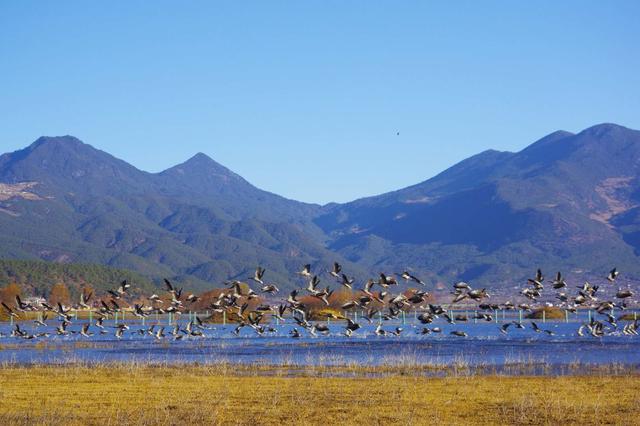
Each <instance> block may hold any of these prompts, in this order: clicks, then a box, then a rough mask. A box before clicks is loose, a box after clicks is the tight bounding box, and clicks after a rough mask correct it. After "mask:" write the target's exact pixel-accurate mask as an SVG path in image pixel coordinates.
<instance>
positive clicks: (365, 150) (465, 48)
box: [0, 0, 640, 203]
mask: <svg viewBox="0 0 640 426" xmlns="http://www.w3.org/2000/svg"><path fill="white" fill-rule="evenodd" d="M639 22H640V2H639V1H615V2H614V1H604V2H603V1H564V0H563V1H555V0H554V1H536V2H527V3H525V2H522V1H491V2H480V1H469V2H449V1H442V2H426V1H415V2H414V1H370V0H367V1H335V2H331V1H288V2H285V1H255V2H251V1H235V0H234V1H228V2H216V1H202V2H196V1H180V2H177V1H166V2H165V1H157V0H154V1H131V0H126V1H108V2H87V1H56V2H51V1H46V2H45V1H42V2H36V1H26V0H25V1H3V2H1V3H0V151H1V152H6V151H13V150H16V149H19V148H22V147H24V146H26V145H28V144H30V143H31V142H32V141H33V140H35V139H36V138H37V137H38V136H41V135H63V134H71V135H74V136H77V137H79V138H80V139H82V140H84V141H85V142H87V143H90V144H92V145H93V146H95V147H97V148H100V149H103V150H105V151H108V152H110V153H112V154H114V155H115V156H117V157H119V158H122V159H124V160H126V161H128V162H130V163H132V164H133V165H135V166H136V167H138V168H140V169H143V170H147V171H160V170H163V169H165V168H167V167H169V166H172V165H175V164H177V163H179V162H182V161H184V160H186V159H187V158H189V157H191V156H192V155H193V154H195V153H196V152H204V153H206V154H208V155H209V156H211V157H212V158H214V159H215V160H216V161H218V162H220V163H222V164H223V165H225V166H227V167H229V168H230V169H232V170H233V171H235V172H237V173H239V174H240V175H242V176H244V177H245V178H246V179H248V180H249V181H250V182H252V183H253V184H255V185H256V186H258V187H260V188H263V189H266V190H269V191H272V192H276V193H279V194H281V195H284V196H287V197H290V198H295V199H299V200H302V201H310V202H318V203H325V202H329V201H348V200H352V199H354V198H358V197H362V196H366V195H373V194H378V193H382V192H385V191H389V190H393V189H399V188H401V187H404V186H408V185H411V184H415V183H418V182H420V181H422V180H425V179H427V178H429V177H431V176H433V175H435V174H437V173H438V172H440V171H442V170H443V169H445V168H447V167H449V166H451V165H452V164H454V163H455V162H457V161H459V160H461V159H464V158H466V157H468V156H470V155H473V154H475V153H478V152H480V151H483V150H485V149H489V148H494V149H500V150H512V151H513V150H519V149H522V148H523V147H524V146H526V145H528V144H529V143H531V142H533V141H534V140H536V139H538V138H540V137H542V136H544V135H545V134H548V133H550V132H552V131H554V130H557V129H564V130H569V131H579V130H581V129H583V128H585V127H589V126H591V125H593V124H597V123H601V122H615V123H618V124H622V125H625V126H628V127H632V128H636V129H640V25H639ZM397 132H400V135H397Z"/></svg>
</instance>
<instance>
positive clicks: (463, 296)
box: [0, 263, 640, 340]
mask: <svg viewBox="0 0 640 426" xmlns="http://www.w3.org/2000/svg"><path fill="white" fill-rule="evenodd" d="M265 272H266V271H265V269H264V268H262V267H258V268H256V271H255V273H254V275H253V276H252V277H249V278H248V281H253V282H254V283H256V284H257V285H259V286H260V288H259V293H261V294H263V295H268V298H273V297H275V295H276V294H277V293H278V292H279V291H280V290H279V289H278V287H277V286H276V285H275V284H269V283H266V282H265V280H264V275H265ZM327 272H328V274H329V275H330V276H331V278H332V280H335V281H336V283H339V285H342V286H344V287H345V288H348V289H350V290H353V287H354V282H355V279H354V278H350V277H348V276H347V275H346V274H345V273H344V272H343V271H342V266H341V265H340V264H338V263H334V265H333V269H332V270H330V271H327ZM297 275H298V276H299V277H301V278H302V279H305V280H307V283H308V284H307V286H306V288H304V289H296V290H293V291H292V292H291V293H290V294H289V295H288V296H287V298H286V299H283V300H281V302H280V303H277V304H272V305H270V304H265V303H260V304H257V306H255V305H256V303H254V307H253V308H250V303H249V301H251V300H253V299H256V301H257V302H258V303H259V302H260V301H261V300H263V299H259V297H260V295H259V293H257V292H256V291H254V290H253V289H252V288H251V287H250V285H249V284H248V282H241V281H237V280H235V281H231V282H227V283H226V284H228V286H229V287H228V288H227V289H226V291H222V292H221V293H220V294H219V296H218V297H217V298H216V299H215V300H214V301H213V302H212V303H211V304H210V305H209V306H208V309H207V310H209V311H212V312H213V313H217V314H221V313H222V314H224V315H225V318H228V319H229V321H230V322H235V324H236V326H235V328H234V330H233V333H234V334H236V335H238V334H240V332H241V331H242V329H244V328H245V327H246V328H248V329H251V330H253V331H254V332H255V333H257V334H258V335H265V334H278V333H279V332H280V331H279V329H278V328H279V327H278V325H279V324H280V323H286V322H289V323H291V324H293V327H288V328H289V333H288V334H289V335H290V336H291V337H293V338H298V337H301V336H303V333H307V334H308V335H311V336H318V335H325V336H326V335H329V334H330V333H331V330H330V329H329V325H328V322H329V321H327V322H324V321H312V320H311V316H312V315H311V313H312V306H310V305H311V304H310V303H309V302H307V303H305V302H303V301H302V300H301V299H300V298H299V297H300V296H301V290H304V291H305V292H306V294H308V295H309V296H311V297H312V298H314V299H317V301H318V302H319V303H320V302H321V304H323V305H326V306H329V305H330V302H329V297H330V296H331V295H332V294H333V292H334V290H331V289H330V288H329V286H326V287H324V288H322V287H320V282H321V278H320V277H319V276H318V275H314V274H313V273H312V272H311V265H304V267H303V268H302V270H301V271H300V272H297ZM618 275H619V272H618V271H617V270H616V269H615V268H614V269H613V270H611V271H610V272H609V274H608V276H607V277H606V278H607V281H608V283H609V284H608V286H609V287H612V288H615V287H614V283H615V281H616V279H617V277H618ZM396 276H398V277H400V279H402V280H404V281H406V282H411V283H414V284H419V285H422V286H424V285H425V283H424V282H423V281H422V280H421V279H419V278H418V277H416V276H414V275H412V274H411V273H410V272H408V271H405V272H402V273H397V274H394V275H387V274H384V273H380V275H379V278H377V279H369V280H368V281H367V282H366V283H365V284H364V286H363V287H362V288H361V289H359V290H356V291H355V292H354V293H353V294H354V297H353V299H352V300H350V301H347V302H346V303H344V304H342V305H341V307H340V308H341V310H342V311H343V312H350V311H355V313H354V315H352V316H353V318H349V317H348V316H347V315H340V314H338V313H337V312H338V311H334V310H331V309H327V310H323V311H321V312H322V314H323V315H324V316H325V318H326V319H327V320H330V319H335V320H343V321H344V330H343V331H342V333H340V334H341V335H344V336H346V337H351V336H352V335H353V334H354V333H355V332H356V331H357V330H359V329H360V328H361V325H360V324H359V323H358V322H357V321H358V319H357V318H358V316H357V312H360V313H361V316H360V318H361V319H362V320H364V321H366V322H368V323H369V324H373V323H375V322H376V321H377V322H378V324H377V327H376V328H375V334H376V335H378V336H387V335H391V336H399V335H401V334H402V333H403V331H404V330H403V328H402V327H396V328H394V329H392V330H388V329H385V328H383V321H388V320H393V319H398V318H400V316H401V315H404V313H405V312H406V311H407V310H414V311H416V312H417V311H420V312H421V313H420V314H419V315H417V314H416V320H417V321H419V323H420V324H421V325H420V327H418V330H417V333H418V334H422V335H427V334H431V333H442V329H441V328H440V327H437V326H434V322H435V321H436V320H437V319H438V318H442V319H444V320H446V321H447V322H448V323H449V324H456V323H465V322H468V321H469V320H470V319H473V320H474V321H475V322H477V321H487V322H492V321H493V320H494V315H497V312H496V311H497V310H521V311H527V312H531V311H533V310H534V309H535V308H534V307H533V306H532V305H529V304H527V303H520V304H517V305H515V304H514V303H512V302H510V301H506V302H504V303H501V304H492V303H488V302H487V301H486V300H485V299H489V297H490V295H489V293H488V292H487V291H486V289H484V288H483V289H473V288H472V287H471V286H470V285H469V284H467V283H465V282H458V283H456V284H454V285H453V291H452V296H453V298H452V300H451V305H455V304H458V303H460V302H463V301H469V302H472V303H474V304H475V305H476V306H474V312H475V313H474V316H473V317H471V318H470V317H468V316H467V314H466V313H465V314H457V315H454V314H453V313H452V311H451V310H448V309H447V307H445V306H442V305H436V304H433V303H429V302H428V298H429V293H427V292H426V291H422V290H414V291H413V292H411V293H409V294H408V295H407V294H405V293H402V292H398V293H397V294H394V293H392V291H391V288H393V287H394V286H398V284H399V282H398V278H396ZM544 282H545V278H544V276H543V274H542V271H541V270H540V269H538V270H537V272H536V274H535V277H534V278H530V279H528V284H527V287H525V288H524V289H523V290H522V291H521V292H520V294H521V295H522V296H524V297H525V298H526V299H528V300H530V301H531V302H530V303H535V304H538V306H539V305H540V299H542V298H543V295H544V294H545V293H544V289H545V284H544ZM164 283H165V289H166V292H167V296H168V297H166V298H161V297H160V296H158V295H157V294H153V295H151V296H149V297H147V298H146V300H147V301H148V306H145V304H144V303H138V304H134V306H133V309H131V310H130V308H126V311H127V312H129V311H130V312H131V313H132V314H133V315H134V316H135V317H136V318H137V319H141V320H145V319H146V318H148V317H149V316H151V315H153V314H167V313H168V314H173V315H176V316H177V315H181V314H183V313H185V312H190V311H191V310H190V309H189V307H190V306H191V305H192V304H194V303H195V302H197V301H199V300H200V298H199V297H198V296H196V295H194V294H189V295H188V296H186V297H185V296H183V291H182V289H181V288H180V289H179V288H177V287H175V286H174V285H173V284H172V283H171V282H170V281H169V280H166V279H165V280H164ZM376 286H377V287H378V288H379V290H378V291H374V287H376ZM130 287H131V285H130V284H129V283H128V282H127V281H123V282H122V283H120V285H119V286H118V287H117V288H115V289H113V290H109V291H108V296H107V298H105V299H102V300H100V301H99V307H98V308H97V309H96V308H94V307H92V306H90V305H89V303H90V301H91V298H92V294H87V293H84V292H83V293H82V294H81V295H80V300H79V303H78V304H77V305H75V306H74V307H66V306H63V305H62V304H60V303H58V304H57V305H56V306H51V305H49V304H47V303H46V302H41V303H39V304H38V305H34V304H31V303H27V302H24V301H22V300H21V299H20V297H19V296H16V299H15V306H13V307H12V306H9V305H7V304H6V303H4V302H3V303H2V307H3V309H4V310H5V311H6V312H7V313H8V315H9V316H10V317H12V318H15V319H18V320H19V319H20V313H23V312H30V311H36V312H38V313H39V315H38V319H36V320H34V324H33V325H34V327H32V330H33V329H35V330H37V328H39V327H46V326H47V320H48V319H49V316H50V315H51V317H53V318H56V319H57V326H56V328H55V332H54V333H49V332H47V331H42V332H37V331H32V332H29V331H27V330H26V327H24V325H23V326H21V325H20V324H21V323H20V322H16V323H15V324H14V329H13V330H12V331H11V334H10V335H9V336H11V337H16V338H22V339H36V338H45V337H48V336H50V335H51V334H55V335H60V336H65V335H79V336H82V337H91V336H93V335H95V334H98V335H103V334H108V333H110V331H109V329H111V330H113V331H111V332H113V333H114V334H115V337H116V338H118V339H120V338H122V337H123V336H124V334H125V333H130V334H132V335H139V336H147V335H150V336H153V337H154V338H156V339H158V340H161V339H165V338H173V339H175V340H181V339H184V338H191V337H203V336H204V335H205V333H204V332H205V330H207V329H209V328H210V326H209V325H208V324H207V323H206V321H203V320H202V319H201V318H200V317H198V316H197V315H191V314H190V315H189V321H188V322H187V323H186V325H184V324H182V325H181V324H180V323H179V321H176V322H175V324H174V325H172V326H169V327H168V328H166V327H165V326H160V325H159V324H152V325H150V326H149V327H147V326H145V325H142V326H139V327H138V328H137V329H136V330H130V327H129V325H127V324H126V323H125V322H124V321H121V322H117V321H116V322H115V323H114V324H113V325H107V324H106V323H105V322H104V321H105V320H107V319H110V318H113V317H115V318H116V319H117V314H118V313H120V312H123V311H124V310H125V308H124V307H123V306H124V303H123V301H124V299H125V298H126V297H128V296H130ZM550 287H551V288H552V289H553V290H555V291H556V293H555V294H554V302H549V301H547V302H545V303H544V305H542V306H543V307H553V306H555V307H557V308H561V309H564V310H565V311H568V312H574V313H575V312H577V310H578V309H579V308H588V309H589V310H593V311H594V312H595V313H596V314H598V315H599V317H596V316H595V315H594V316H593V317H591V315H590V318H589V321H588V322H585V323H583V324H581V325H580V326H579V328H578V330H577V334H578V335H579V336H584V335H586V334H589V335H591V336H594V337H601V336H604V335H607V334H612V333H619V332H621V333H622V334H624V335H638V332H639V331H640V326H639V323H638V319H637V318H634V320H632V321H628V322H627V323H626V324H625V325H624V326H623V327H622V328H620V327H618V324H617V320H616V317H615V315H614V313H615V311H616V310H618V311H623V310H625V309H626V308H627V302H626V301H627V300H629V298H631V297H633V296H634V293H633V292H632V291H631V290H629V289H620V288H618V289H617V290H616V293H615V297H610V298H607V297H604V298H602V297H601V295H602V294H603V293H606V291H604V290H601V289H600V286H597V285H591V284H590V283H588V282H587V283H585V284H584V285H582V286H579V287H578V291H577V293H576V294H575V295H569V294H568V289H569V286H568V285H567V283H566V281H565V279H564V277H563V276H562V274H561V273H560V272H558V273H557V275H556V276H555V279H554V280H553V281H551V283H550ZM547 298H548V297H547ZM555 300H558V302H555ZM165 302H166V303H165ZM121 305H123V306H121ZM74 309H76V310H77V309H82V310H85V311H91V313H92V316H93V315H94V314H95V321H93V322H91V321H90V322H84V323H82V324H81V325H80V328H79V329H75V327H73V325H74V321H75V315H74V314H72V311H73V310H74ZM287 314H290V315H287ZM269 317H271V318H275V319H276V320H277V324H278V325H276V326H275V327H274V325H273V324H272V323H271V322H270V321H268V319H269ZM121 318H122V316H121ZM315 319H317V315H316V318H315ZM23 324H24V323H23ZM142 324H145V322H144V321H142ZM530 326H531V329H532V330H533V331H534V332H536V333H547V334H549V335H553V334H554V332H553V331H552V330H550V329H549V330H545V329H542V328H540V327H539V326H538V324H536V323H535V322H530ZM510 327H513V328H518V329H525V328H526V327H525V324H524V323H523V322H522V321H521V320H519V321H515V320H514V321H510V322H505V323H503V324H502V325H501V326H499V330H500V332H501V333H504V334H506V333H508V332H509V328H510ZM450 334H451V335H453V336H458V337H467V333H466V332H465V331H462V330H453V331H450ZM0 337H7V336H5V335H3V334H1V333H0Z"/></svg>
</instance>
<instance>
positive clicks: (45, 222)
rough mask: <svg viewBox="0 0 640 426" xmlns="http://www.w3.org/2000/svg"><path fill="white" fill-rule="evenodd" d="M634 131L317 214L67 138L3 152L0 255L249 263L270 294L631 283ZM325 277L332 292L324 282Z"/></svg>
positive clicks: (581, 140)
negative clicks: (354, 284)
mask: <svg viewBox="0 0 640 426" xmlns="http://www.w3.org/2000/svg"><path fill="white" fill-rule="evenodd" d="M639 179H640V132H639V131H636V130H632V129H628V128H625V127H622V126H619V125H615V124H600V125H596V126H593V127H590V128H588V129H585V130H583V131H582V132H580V133H577V134H573V133H569V132H565V131H556V132H554V133H551V134H549V135H548V136H545V137H544V138H542V139H540V140H538V141H536V142H534V143H533V144H531V145H529V146H528V147H527V148H525V149H523V150H522V151H520V152H516V153H513V152H499V151H493V150H490V151H485V152H482V153H480V154H478V155H475V156H473V157H470V158H468V159H466V160H464V161H461V162H460V163H458V164H456V165H454V166H453V167H451V168H449V169H447V170H445V171H444V172H442V173H440V174H439V175H437V176H435V177H433V178H431V179H428V180H425V181H424V182H421V183H418V184H416V185H413V186H410V187H408V188H404V189H400V190H398V191H394V192H389V193H386V194H382V195H378V196H374V197H368V198H362V199H359V200H355V201H353V202H349V203H345V204H337V203H331V204H328V205H324V206H320V205H316V204H308V203H302V202H298V201H294V200H289V199H286V198H284V197H281V196H278V195H275V194H272V193H269V192H266V191H263V190H261V189H259V188H257V187H255V186H253V185H252V184H250V183H249V182H247V181H246V180H245V179H243V178H242V177H241V176H238V175H237V174H235V173H233V172H232V171H230V170H229V169H227V168H225V167H224V166H222V165H220V164H218V163H217V162H215V161H214V160H213V159H211V158H209V157H207V156H206V155H204V154H196V155H195V156H194V157H192V158H191V159H189V160H187V161H186V162H184V163H182V164H179V165H177V166H174V167H172V168H170V169H167V170H165V171H163V172H160V173H148V172H144V171H141V170H138V169H137V168H135V167H134V166H132V165H130V164H128V163H126V162H124V161H122V160H120V159H117V158H115V157H113V156H112V155H110V154H108V153H106V152H103V151H100V150H98V149H95V148H93V147H92V146H90V145H88V144H85V143H83V142H81V141H80V140H78V139H76V138H74V137H72V136H61V137H41V138H39V139H38V140H36V141H35V142H34V143H33V144H31V145H30V146H28V147H26V148H24V149H22V150H19V151H16V152H12V153H7V154H4V155H2V156H0V258H4V259H41V260H47V261H52V262H62V263H70V262H73V263H97V264H104V265H108V266H112V267H116V268H121V269H129V270H133V271H136V272H138V273H140V274H142V275H144V276H147V277H149V278H151V279H154V280H156V281H159V280H160V278H162V277H170V278H172V279H174V280H180V282H182V283H183V284H184V285H185V287H188V288H191V289H193V290H202V289H205V288H208V287H211V286H214V285H220V284H221V283H222V282H224V281H225V280H228V279H246V278H247V277H248V276H249V275H251V274H252V271H253V269H254V268H255V266H256V265H262V266H263V267H265V268H266V269H267V271H268V272H267V275H266V277H267V279H268V281H273V282H276V283H278V284H279V285H280V287H281V288H283V289H290V288H293V287H297V286H300V285H301V284H303V282H302V281H301V280H300V279H297V278H296V275H295V271H298V270H300V268H301V266H302V265H303V264H305V263H311V264H312V265H313V267H314V270H315V271H316V272H320V271H323V270H326V269H329V268H330V267H331V265H332V263H333V262H334V261H337V262H340V263H341V264H343V266H344V270H345V272H347V274H348V275H350V276H354V277H356V279H357V281H358V282H362V281H363V280H365V279H367V278H369V277H373V276H376V275H377V274H378V273H379V272H381V271H385V272H400V271H402V270H406V269H410V270H411V271H412V272H413V273H414V274H415V275H418V276H420V277H423V279H424V280H425V281H426V282H427V283H428V284H429V285H430V286H433V285H438V283H440V285H441V284H442V283H450V282H452V281H455V280H466V281H471V282H473V283H477V285H478V286H485V287H488V288H492V289H494V290H495V291H498V292H499V291H503V290H505V289H508V288H510V287H513V286H518V285H521V284H522V280H524V279H526V277H527V276H529V275H531V274H532V271H535V269H536V268H538V267H541V268H543V270H545V271H547V274H548V275H551V274H554V273H555V272H556V271H557V270H562V271H563V272H564V273H565V275H567V276H568V278H569V279H573V280H576V282H578V281H583V280H596V281H597V280H601V279H602V278H603V277H604V276H606V273H607V272H608V271H609V269H611V268H612V267H613V266H617V267H618V269H620V270H621V271H623V273H622V274H621V278H623V279H624V280H628V281H638V280H640V262H639V260H640V257H639V256H640V182H639ZM326 281H329V279H328V278H326Z"/></svg>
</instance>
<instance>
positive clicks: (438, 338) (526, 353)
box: [0, 321, 640, 373]
mask: <svg viewBox="0 0 640 426" xmlns="http://www.w3.org/2000/svg"><path fill="white" fill-rule="evenodd" d="M82 323H83V322H82V321H78V322H76V323H75V324H74V325H72V326H70V327H69V330H71V331H78V330H80V327H81V324H82ZM151 323H152V322H148V323H147V326H149V325H150V324H151ZM128 324H129V325H130V327H131V329H130V330H128V331H127V332H125V335H124V337H123V338H122V339H121V340H118V339H116V338H115V336H114V334H113V332H114V330H113V328H112V326H113V323H112V322H110V323H109V324H108V323H107V321H105V325H106V329H107V330H108V332H109V334H104V335H100V334H99V333H98V329H97V328H96V327H91V330H92V331H93V332H95V333H96V334H95V335H94V336H92V337H83V336H80V335H78V334H72V335H68V336H57V335H55V331H54V327H55V325H57V324H56V322H55V321H50V327H47V329H45V328H43V327H40V328H36V327H35V326H34V325H33V323H31V322H25V323H23V324H22V328H23V329H24V330H26V331H27V332H29V333H35V332H43V331H48V332H50V333H52V335H51V336H49V337H46V338H38V339H33V340H25V339H21V338H15V337H8V336H5V337H0V362H9V363H18V364H32V363H44V364H52V363H56V364H57V363H72V362H87V363H104V362H131V361H134V362H153V363H169V364H172V363H173V364H177V363H201V364H206V363H221V362H227V363H241V364H289V365H301V366H309V365H311V366H328V365H349V364H356V365H364V366H384V365H433V366H436V367H437V366H442V367H447V366H451V365H465V366H469V367H474V366H475V367H477V366H483V367H487V366H494V367H497V368H504V367H505V366H507V365H513V364H528V365H532V366H533V365H535V366H538V367H537V368H538V369H541V370H543V371H546V372H548V371H549V368H551V369H552V370H554V371H561V370H562V368H563V367H566V366H569V365H574V364H581V365H591V366H598V365H608V364H619V365H624V366H628V367H634V368H635V367H638V366H640V336H625V335H623V334H622V333H621V332H617V331H616V332H613V333H612V334H611V335H607V336H605V337H602V338H594V337H590V336H589V337H587V336H585V337H580V336H578V335H577V333H576V330H577V328H578V326H579V324H576V323H564V322H547V323H545V324H539V325H540V327H541V328H542V329H544V330H552V331H553V332H554V334H555V335H553V336H552V335H549V334H547V333H544V332H540V333H536V332H534V331H533V329H532V328H531V326H530V324H529V323H528V322H525V325H526V328H525V329H516V328H515V327H511V328H510V329H509V332H508V334H506V335H505V334H502V333H501V332H500V330H499V325H500V324H495V323H478V324H447V323H444V322H443V323H434V324H432V325H431V327H433V326H437V327H440V328H441V329H442V333H431V334H429V335H421V334H419V331H420V330H421V329H422V326H419V325H416V324H405V325H401V324H399V323H391V322H385V323H383V328H384V329H385V330H387V331H392V330H394V329H395V328H396V327H399V326H400V327H403V331H402V333H401V334H400V336H376V335H375V334H374V330H375V326H376V325H375V324H374V325H363V327H362V328H361V329H360V330H357V331H356V332H355V333H354V335H353V336H352V337H350V338H348V337H346V336H343V335H342V332H343V331H344V328H343V323H336V322H334V323H331V324H330V329H331V332H330V335H328V336H318V337H312V336H310V335H309V334H308V333H307V332H306V331H304V330H300V331H301V334H302V337H301V338H297V339H294V338H291V337H290V336H289V332H290V330H291V329H292V328H293V326H292V325H289V324H284V325H280V326H274V328H276V329H277V331H276V332H275V333H268V334H267V333H266V334H265V335H263V336H258V335H257V334H256V333H255V332H253V330H251V329H249V328H248V327H246V328H245V329H243V330H242V331H241V332H240V335H239V336H236V335H234V334H233V333H232V331H233V329H234V328H235V327H234V326H233V325H227V326H222V325H214V326H212V327H211V328H210V329H206V330H204V334H205V336H204V337H189V338H187V337H186V336H185V338H184V339H183V340H179V341H175V340H173V338H172V337H171V336H170V335H169V336H167V338H165V339H164V340H161V341H159V340H156V339H155V338H154V337H153V336H150V335H142V336H141V335H139V334H138V333H137V330H138V329H141V328H142V325H141V324H136V323H135V322H133V321H130V322H128ZM161 325H164V326H165V327H166V329H165V332H167V334H168V331H169V330H170V328H171V327H170V326H168V325H167V324H166V323H165V324H161ZM184 325H186V324H184ZM620 327H622V325H620ZM298 329H300V327H298ZM452 330H460V331H465V332H466V333H468V335H469V336H468V337H456V336H453V335H451V334H449V332H450V331H452ZM10 331H11V327H10V326H9V324H2V325H0V332H2V333H4V334H8V333H10ZM534 373H535V372H534Z"/></svg>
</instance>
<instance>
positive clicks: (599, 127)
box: [580, 123, 633, 138]
mask: <svg viewBox="0 0 640 426" xmlns="http://www.w3.org/2000/svg"><path fill="white" fill-rule="evenodd" d="M632 131H633V130H631V129H629V128H627V127H624V126H621V125H619V124H615V123H600V124H596V125H595V126H591V127H587V128H586V129H584V130H583V131H582V132H580V134H581V135H589V136H594V137H596V138H601V137H603V136H607V135H614V134H619V133H623V132H632Z"/></svg>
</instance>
